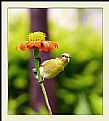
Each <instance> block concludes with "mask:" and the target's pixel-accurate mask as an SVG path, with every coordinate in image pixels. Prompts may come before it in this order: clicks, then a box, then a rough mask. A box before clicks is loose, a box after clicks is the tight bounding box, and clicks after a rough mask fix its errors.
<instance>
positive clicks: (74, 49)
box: [8, 9, 103, 115]
mask: <svg viewBox="0 0 109 121" xmlns="http://www.w3.org/2000/svg"><path fill="white" fill-rule="evenodd" d="M52 10H53V11H52ZM52 10H51V11H50V10H49V15H48V32H49V39H50V40H53V41H55V42H57V43H58V45H59V48H58V49H54V50H52V51H51V54H52V58H55V57H60V55H61V54H62V53H64V52H67V53H69V54H71V57H72V58H71V61H70V63H69V64H68V66H67V67H66V69H65V71H64V72H62V74H61V75H59V76H57V77H56V78H55V83H56V87H55V90H56V99H57V114H59V115H69V114H72V115H73V114H74V115H78V114H90V115H101V114H103V77H102V74H103V59H102V58H103V55H102V54H103V53H102V17H101V18H100V15H102V10H101V9H98V10H97V9H92V11H91V9H90V11H89V9H74V11H73V9H70V10H68V9H56V10H55V9H52ZM71 10H72V11H71ZM13 11H14V12H13ZM16 11H17V12H18V11H19V10H16ZM22 11H24V12H22ZM90 13H91V14H90ZM56 15H57V18H56ZM53 17H55V18H53ZM13 18H14V19H13ZM100 21H101V23H100ZM93 23H95V24H93ZM100 26H101V29H100ZM29 31H30V18H29V15H28V11H25V10H21V11H20V12H18V13H15V10H14V9H8V114H27V115H29V114H47V110H46V108H44V107H42V108H41V109H39V112H36V111H34V110H33V109H32V108H31V107H30V106H29V105H28V90H29V76H30V75H29V74H30V73H29V72H30V70H29V68H28V67H29V60H30V57H31V56H30V55H31V53H30V51H29V50H28V49H27V50H26V51H24V52H22V51H21V50H17V51H16V45H17V44H20V43H22V42H23V41H25V40H26V37H27V34H28V33H29Z"/></svg>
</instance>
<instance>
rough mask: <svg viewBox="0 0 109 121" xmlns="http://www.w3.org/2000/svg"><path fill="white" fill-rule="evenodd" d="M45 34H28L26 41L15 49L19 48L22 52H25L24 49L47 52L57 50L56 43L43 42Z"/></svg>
mask: <svg viewBox="0 0 109 121" xmlns="http://www.w3.org/2000/svg"><path fill="white" fill-rule="evenodd" d="M45 37H46V35H45V33H43V32H34V33H29V34H28V41H25V42H23V43H21V44H20V45H17V46H16V49H17V48H18V47H19V48H20V49H21V50H22V51H25V49H26V48H29V49H34V48H35V47H36V48H38V49H39V50H40V51H42V50H43V51H48V50H52V49H53V48H58V45H57V43H55V42H53V41H49V40H45Z"/></svg>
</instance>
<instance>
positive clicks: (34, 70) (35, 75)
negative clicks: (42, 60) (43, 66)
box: [32, 68, 38, 79]
mask: <svg viewBox="0 0 109 121" xmlns="http://www.w3.org/2000/svg"><path fill="white" fill-rule="evenodd" d="M32 72H33V75H34V77H35V78H36V79H38V75H37V71H36V68H33V69H32Z"/></svg>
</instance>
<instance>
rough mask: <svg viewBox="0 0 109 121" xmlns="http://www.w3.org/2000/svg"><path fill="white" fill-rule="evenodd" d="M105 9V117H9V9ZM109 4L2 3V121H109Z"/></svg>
mask: <svg viewBox="0 0 109 121" xmlns="http://www.w3.org/2000/svg"><path fill="white" fill-rule="evenodd" d="M8 7H15V8H17V7H25V8H48V7H51V8H52V7H78V8H79V7H80V8H85V7H86V8H88V7H89V8H93V7H94V8H95V7H97V8H98V7H99V8H103V115H8V114H7V110H8V62H7V60H8V56H7V55H8V54H7V52H8V50H7V49H8V43H7V38H8V37H7V8H8ZM108 25H109V2H44V1H42V2H32V1H31V2H27V1H26V2H21V1H20V2H2V80H1V84H2V121H19V120H21V121H24V120H25V121H45V120H47V121H48V120H52V121H55V120H58V121H64V120H65V121H66V120H67V121H81V120H83V121H108V120H109V98H108V96H109V94H108V92H109V87H108V86H109V79H108V78H109V77H108V75H109V58H108V56H109V36H108V35H109V26H108Z"/></svg>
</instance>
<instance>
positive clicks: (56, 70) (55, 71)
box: [32, 53, 71, 81]
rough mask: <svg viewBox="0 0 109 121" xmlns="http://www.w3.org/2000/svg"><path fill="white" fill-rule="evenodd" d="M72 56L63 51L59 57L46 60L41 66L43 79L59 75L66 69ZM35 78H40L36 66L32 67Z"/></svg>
mask: <svg viewBox="0 0 109 121" xmlns="http://www.w3.org/2000/svg"><path fill="white" fill-rule="evenodd" d="M70 59H71V56H70V54H69V53H63V54H62V55H61V56H60V57H59V58H55V59H50V60H45V61H44V62H43V63H42V64H40V66H39V70H40V75H41V77H42V80H43V81H44V79H51V78H54V77H56V76H57V75H59V74H60V73H61V72H63V71H64V69H65V67H66V66H67V65H68V63H69V61H70ZM32 72H33V74H34V76H35V78H37V79H38V76H37V70H36V68H34V69H32Z"/></svg>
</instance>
